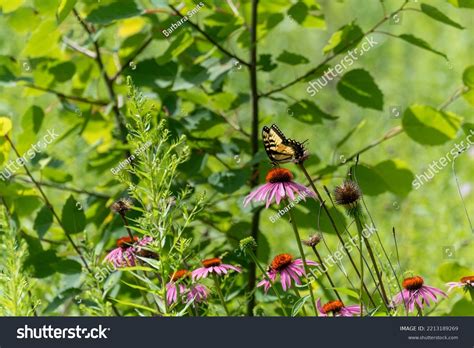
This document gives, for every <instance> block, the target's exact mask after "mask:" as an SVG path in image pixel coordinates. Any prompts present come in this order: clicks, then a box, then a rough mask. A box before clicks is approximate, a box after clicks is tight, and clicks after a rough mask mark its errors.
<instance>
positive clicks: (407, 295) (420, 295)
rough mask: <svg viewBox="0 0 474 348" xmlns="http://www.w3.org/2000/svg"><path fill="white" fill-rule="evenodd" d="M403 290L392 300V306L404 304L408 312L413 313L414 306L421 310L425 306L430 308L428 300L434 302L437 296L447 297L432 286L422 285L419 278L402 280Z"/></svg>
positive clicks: (422, 282)
mask: <svg viewBox="0 0 474 348" xmlns="http://www.w3.org/2000/svg"><path fill="white" fill-rule="evenodd" d="M402 286H403V287H404V289H403V290H402V291H401V292H399V293H398V294H397V295H395V297H394V298H393V304H394V305H399V304H401V303H404V304H405V306H406V309H407V311H408V312H413V310H414V309H415V304H416V305H418V307H419V309H420V310H421V309H422V308H423V307H424V306H425V305H426V306H427V307H429V306H430V303H429V302H430V298H431V300H433V301H434V302H437V301H438V296H437V295H441V296H444V297H447V295H446V294H445V293H444V291H442V290H440V289H437V288H434V287H432V286H428V285H424V280H423V278H422V277H420V276H415V277H409V278H406V279H404V280H403V282H402Z"/></svg>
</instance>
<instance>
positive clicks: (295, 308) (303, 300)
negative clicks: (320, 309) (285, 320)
mask: <svg viewBox="0 0 474 348" xmlns="http://www.w3.org/2000/svg"><path fill="white" fill-rule="evenodd" d="M309 297H310V296H309V295H306V296H303V297H300V298H299V299H298V301H296V302H295V304H294V305H293V308H292V309H291V316H292V317H296V316H297V315H298V313H299V312H300V310H301V308H303V306H304V304H305V303H306V301H308V299H309Z"/></svg>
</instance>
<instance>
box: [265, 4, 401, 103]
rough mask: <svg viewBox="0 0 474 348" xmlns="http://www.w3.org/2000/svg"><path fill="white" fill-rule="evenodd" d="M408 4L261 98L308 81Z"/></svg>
mask: <svg viewBox="0 0 474 348" xmlns="http://www.w3.org/2000/svg"><path fill="white" fill-rule="evenodd" d="M407 3H408V1H407V0H405V2H404V3H403V5H402V6H401V7H400V8H399V9H398V10H396V11H394V12H392V13H391V14H390V15H389V16H384V17H383V18H382V19H381V20H380V21H379V22H377V23H376V24H375V25H374V26H373V27H372V28H371V29H369V30H368V31H367V32H365V33H363V34H362V36H360V37H358V38H356V39H354V40H351V41H350V42H348V43H347V44H346V45H345V46H344V47H343V48H341V49H340V50H338V51H337V52H334V53H333V54H332V55H330V56H328V57H326V58H325V59H324V60H323V61H322V62H320V63H319V64H318V65H317V66H316V67H314V68H313V69H311V70H309V71H308V72H306V73H305V74H304V75H302V76H300V77H298V78H296V79H294V80H293V81H290V82H288V83H286V84H284V85H282V86H280V87H277V88H274V89H272V90H270V91H268V92H265V93H262V94H260V96H261V97H269V96H270V95H272V94H275V93H277V92H281V91H283V90H285V89H287V88H288V87H291V86H293V85H295V84H297V83H298V82H300V81H302V80H304V79H306V78H307V77H309V76H311V75H313V74H314V73H315V72H317V71H318V70H319V69H321V68H322V67H323V66H324V65H326V63H328V62H330V61H331V60H333V59H334V58H335V57H337V56H338V55H340V54H341V53H343V52H344V51H345V50H346V49H347V48H349V47H351V45H353V44H354V43H356V42H359V41H360V40H362V39H363V38H364V37H366V36H367V35H369V34H371V33H373V32H374V31H375V30H376V29H377V28H378V27H380V26H381V25H382V24H383V23H385V22H386V21H387V20H388V19H389V18H390V17H392V16H394V15H396V14H397V13H399V12H400V11H402V10H403V8H404V7H405V6H406V4H407Z"/></svg>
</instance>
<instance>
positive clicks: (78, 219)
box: [61, 195, 86, 234]
mask: <svg viewBox="0 0 474 348" xmlns="http://www.w3.org/2000/svg"><path fill="white" fill-rule="evenodd" d="M61 221H62V225H63V227H64V229H65V230H66V232H67V233H70V234H73V233H79V232H82V231H84V228H85V227H86V216H85V215H84V211H83V210H82V206H81V205H80V204H79V203H78V202H77V201H76V200H75V199H74V197H73V196H72V195H71V196H69V198H68V199H67V201H66V204H65V205H64V207H63V211H62V215H61Z"/></svg>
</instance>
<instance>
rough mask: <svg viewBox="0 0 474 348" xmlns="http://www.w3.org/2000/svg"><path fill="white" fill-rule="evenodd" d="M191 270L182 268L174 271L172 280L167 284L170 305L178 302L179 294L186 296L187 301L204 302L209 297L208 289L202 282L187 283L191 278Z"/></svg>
mask: <svg viewBox="0 0 474 348" xmlns="http://www.w3.org/2000/svg"><path fill="white" fill-rule="evenodd" d="M189 274H190V273H189V271H188V270H186V269H180V270H178V271H176V272H174V273H173V275H172V276H171V280H170V281H169V282H168V283H167V284H166V302H167V303H168V306H169V305H171V304H173V303H176V302H178V295H180V296H184V295H185V296H186V302H189V301H192V300H194V302H197V303H199V302H203V301H205V300H206V299H207V295H208V293H209V291H208V289H207V288H206V287H205V286H204V285H201V284H191V285H187V284H186V279H187V278H189Z"/></svg>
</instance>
